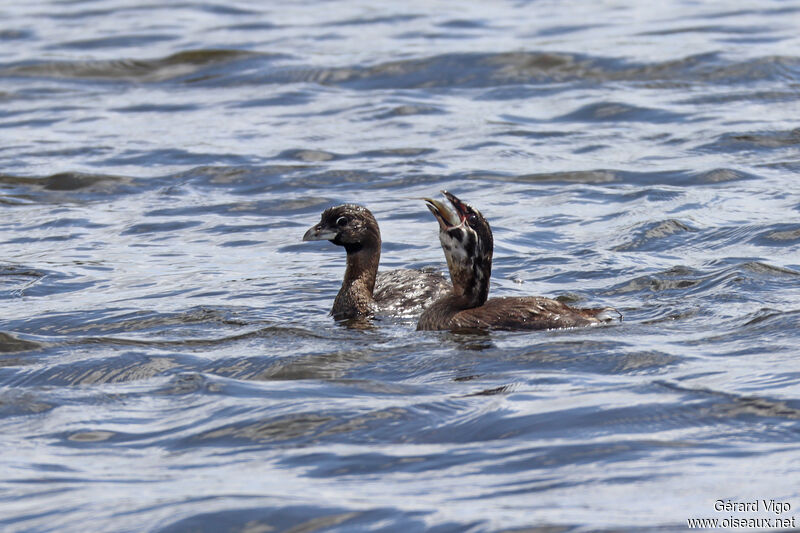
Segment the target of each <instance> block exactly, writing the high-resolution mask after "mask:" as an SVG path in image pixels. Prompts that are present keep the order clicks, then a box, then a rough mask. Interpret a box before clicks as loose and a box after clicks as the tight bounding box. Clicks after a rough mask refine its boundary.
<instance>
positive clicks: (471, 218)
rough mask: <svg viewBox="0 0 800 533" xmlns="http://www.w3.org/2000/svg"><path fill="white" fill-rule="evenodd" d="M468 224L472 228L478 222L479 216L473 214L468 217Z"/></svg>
mask: <svg viewBox="0 0 800 533" xmlns="http://www.w3.org/2000/svg"><path fill="white" fill-rule="evenodd" d="M467 222H469V225H470V226H472V225H474V224H475V223H477V222H478V215H476V214H474V213H473V214H471V215H470V216H468V217H467Z"/></svg>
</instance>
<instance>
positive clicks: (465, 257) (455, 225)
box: [417, 191, 622, 330]
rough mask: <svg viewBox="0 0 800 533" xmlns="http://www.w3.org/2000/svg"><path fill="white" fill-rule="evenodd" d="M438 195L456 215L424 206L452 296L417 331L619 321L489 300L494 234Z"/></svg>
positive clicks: (528, 302)
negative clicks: (431, 217) (435, 224)
mask: <svg viewBox="0 0 800 533" xmlns="http://www.w3.org/2000/svg"><path fill="white" fill-rule="evenodd" d="M442 193H443V194H444V195H445V197H446V198H447V199H448V200H449V201H450V203H451V204H452V206H453V209H454V211H455V212H453V211H451V210H450V209H449V208H448V207H447V206H446V205H445V204H444V203H442V202H438V201H436V200H431V199H428V198H426V199H425V202H426V203H427V205H428V209H430V210H431V213H433V215H434V216H435V217H436V220H437V221H438V222H439V240H440V241H441V243H442V248H443V249H444V255H445V257H446V258H447V267H448V268H449V269H450V279H451V280H452V282H453V290H452V292H451V293H450V294H448V295H446V296H444V297H443V298H440V299H439V300H437V301H436V302H434V303H433V304H432V305H431V306H430V307H428V308H427V309H426V310H425V311H424V312H423V313H422V316H420V319H419V323H418V324H417V329H419V330H442V329H449V330H459V329H504V330H525V329H555V328H572V327H580V326H591V325H596V324H603V323H606V322H613V321H615V320H621V319H622V314H621V313H620V312H619V311H617V310H616V309H614V308H612V307H605V308H600V309H576V308H574V307H570V306H568V305H566V304H564V303H561V302H559V301H558V300H553V299H551V298H544V297H542V296H525V297H504V298H491V299H487V298H488V296H489V278H490V276H491V273H492V252H493V248H494V240H493V237H492V230H491V228H490V227H489V223H488V222H487V221H486V219H485V218H483V215H481V213H480V211H478V210H477V209H475V208H473V207H471V206H469V205H467V204H465V203H464V202H462V201H461V200H459V199H458V198H457V197H456V196H455V195H453V194H451V193H448V192H447V191H442Z"/></svg>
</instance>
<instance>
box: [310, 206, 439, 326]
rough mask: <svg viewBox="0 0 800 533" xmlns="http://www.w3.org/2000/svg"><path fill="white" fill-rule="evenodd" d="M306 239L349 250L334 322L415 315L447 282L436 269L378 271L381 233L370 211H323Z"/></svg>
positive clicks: (343, 208) (357, 208)
mask: <svg viewBox="0 0 800 533" xmlns="http://www.w3.org/2000/svg"><path fill="white" fill-rule="evenodd" d="M303 240H304V241H312V240H329V241H331V242H332V243H334V244H336V245H339V246H343V247H344V248H345V251H346V252H347V267H346V269H345V273H344V280H343V281H342V288H341V289H339V293H338V294H337V295H336V299H335V300H334V302H333V308H332V309H331V315H333V317H334V318H336V319H337V320H344V319H353V318H363V317H370V316H373V315H375V314H389V315H405V316H415V315H419V313H421V312H422V310H423V309H424V308H425V307H426V306H427V305H429V304H431V303H433V302H434V301H435V300H437V299H438V298H440V297H441V296H443V295H445V294H447V293H448V292H449V291H450V289H451V286H450V284H449V283H448V282H447V278H445V276H443V275H442V274H441V273H440V272H434V271H427V270H411V269H398V270H391V271H388V272H378V263H379V262H380V258H381V233H380V229H379V228H378V222H377V221H376V220H375V217H374V216H372V213H371V212H370V211H369V209H367V208H365V207H362V206H360V205H353V204H345V205H340V206H336V207H331V208H329V209H326V210H325V211H324V212H323V213H322V217H321V220H320V222H319V223H318V224H317V225H315V226H314V227H312V228H310V229H309V230H308V231H307V232H306V233H305V235H304V236H303Z"/></svg>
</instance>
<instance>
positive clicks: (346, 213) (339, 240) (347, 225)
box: [303, 204, 381, 253]
mask: <svg viewBox="0 0 800 533" xmlns="http://www.w3.org/2000/svg"><path fill="white" fill-rule="evenodd" d="M303 240H304V241H331V242H332V243H333V244H337V245H339V246H344V247H345V249H346V250H347V253H353V252H358V251H360V250H361V249H362V248H365V247H367V248H372V247H375V246H377V247H378V248H380V244H381V232H380V230H379V229H378V222H377V221H376V220H375V217H373V216H372V213H370V211H369V209H367V208H366V207H362V206H360V205H354V204H344V205H337V206H336V207H330V208H328V209H326V210H325V211H323V212H322V218H321V219H320V221H319V223H318V224H317V225H315V226H313V227H311V228H309V230H308V231H306V233H305V235H303Z"/></svg>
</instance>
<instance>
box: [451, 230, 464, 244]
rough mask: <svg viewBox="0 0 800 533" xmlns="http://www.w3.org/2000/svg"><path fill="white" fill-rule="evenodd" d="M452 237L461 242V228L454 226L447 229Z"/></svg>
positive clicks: (462, 237)
mask: <svg viewBox="0 0 800 533" xmlns="http://www.w3.org/2000/svg"><path fill="white" fill-rule="evenodd" d="M447 233H448V234H449V235H450V236H451V237H452V238H454V239H455V240H457V241H458V242H462V241H463V240H464V230H463V229H461V228H455V229H451V230H448V232H447Z"/></svg>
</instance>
